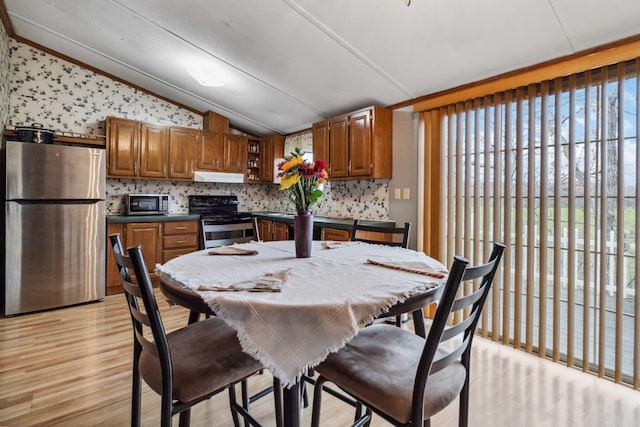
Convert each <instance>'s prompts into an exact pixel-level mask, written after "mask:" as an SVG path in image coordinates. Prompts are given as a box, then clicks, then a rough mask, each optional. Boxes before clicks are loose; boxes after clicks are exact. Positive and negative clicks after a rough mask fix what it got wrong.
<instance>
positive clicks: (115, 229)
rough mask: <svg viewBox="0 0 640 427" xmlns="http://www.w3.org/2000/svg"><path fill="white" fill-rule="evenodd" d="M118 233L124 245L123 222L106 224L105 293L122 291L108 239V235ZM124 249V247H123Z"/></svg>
mask: <svg viewBox="0 0 640 427" xmlns="http://www.w3.org/2000/svg"><path fill="white" fill-rule="evenodd" d="M115 233H118V234H120V241H121V242H122V244H123V245H124V244H125V242H124V224H107V239H106V244H107V248H106V250H105V253H106V258H107V260H106V263H107V267H106V278H105V286H106V294H107V295H113V294H120V293H122V284H121V283H120V274H119V273H118V266H117V265H116V259H115V258H114V256H113V249H112V248H111V242H110V241H109V235H111V234H115ZM123 249H124V248H123Z"/></svg>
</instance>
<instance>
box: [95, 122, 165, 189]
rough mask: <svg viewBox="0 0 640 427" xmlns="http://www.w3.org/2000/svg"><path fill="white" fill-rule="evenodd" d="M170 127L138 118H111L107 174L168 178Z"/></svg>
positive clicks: (121, 176)
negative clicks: (142, 121) (137, 119)
mask: <svg viewBox="0 0 640 427" xmlns="http://www.w3.org/2000/svg"><path fill="white" fill-rule="evenodd" d="M168 135H169V133H168V130H167V128H166V127H164V126H156V125H150V124H147V123H141V122H137V121H135V120H128V119H121V118H116V117H108V118H107V153H108V154H107V159H108V160H107V175H108V176H111V177H118V178H123V177H127V178H135V177H142V178H167V162H168V160H167V159H168V155H169V153H168V141H169V138H168Z"/></svg>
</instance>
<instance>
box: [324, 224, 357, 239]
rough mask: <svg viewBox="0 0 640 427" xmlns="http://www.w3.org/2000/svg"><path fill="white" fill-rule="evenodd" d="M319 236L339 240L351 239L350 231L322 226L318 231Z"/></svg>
mask: <svg viewBox="0 0 640 427" xmlns="http://www.w3.org/2000/svg"><path fill="white" fill-rule="evenodd" d="M320 236H321V237H320V239H321V240H336V241H340V242H348V241H349V240H351V231H350V230H341V229H338V228H329V227H324V228H322V231H321V232H320Z"/></svg>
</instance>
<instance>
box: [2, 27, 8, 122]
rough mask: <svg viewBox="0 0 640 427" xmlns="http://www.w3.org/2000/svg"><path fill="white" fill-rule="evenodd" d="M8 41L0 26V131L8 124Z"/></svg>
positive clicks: (5, 32)
mask: <svg viewBox="0 0 640 427" xmlns="http://www.w3.org/2000/svg"><path fill="white" fill-rule="evenodd" d="M9 40H10V39H9V36H8V35H7V31H6V30H5V29H4V25H2V24H0V129H4V127H5V126H6V125H7V123H9Z"/></svg>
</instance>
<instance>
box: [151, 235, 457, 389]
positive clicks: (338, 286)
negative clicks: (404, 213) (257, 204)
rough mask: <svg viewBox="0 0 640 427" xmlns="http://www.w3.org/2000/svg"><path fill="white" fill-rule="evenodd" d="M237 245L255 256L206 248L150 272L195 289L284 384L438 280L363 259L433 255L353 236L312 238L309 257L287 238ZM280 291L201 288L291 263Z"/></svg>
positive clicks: (433, 263)
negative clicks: (332, 245) (341, 241)
mask: <svg viewBox="0 0 640 427" xmlns="http://www.w3.org/2000/svg"><path fill="white" fill-rule="evenodd" d="M239 247H242V248H246V249H252V250H257V251H258V255H251V256H240V255H222V256H221V255H209V254H208V251H207V250H203V251H199V252H194V253H191V254H187V255H183V256H181V257H178V258H174V259H172V260H170V261H169V262H167V263H165V264H163V265H157V266H156V271H157V272H160V273H163V274H166V275H167V276H169V277H171V278H173V279H174V280H176V281H178V282H180V283H182V284H183V285H184V286H187V287H189V288H191V289H193V290H195V291H197V292H198V293H199V294H200V295H201V297H202V298H203V300H204V301H205V302H206V303H207V304H208V305H209V306H210V307H211V308H212V309H213V311H214V312H215V313H216V314H217V315H218V316H219V317H221V318H222V319H224V320H225V321H226V322H227V323H228V324H229V325H231V326H232V327H233V328H234V329H235V330H236V331H237V332H238V337H239V340H240V343H241V345H242V348H243V350H244V351H245V352H246V353H248V354H250V355H251V356H253V357H255V358H256V359H258V360H259V361H261V362H262V363H263V364H264V366H265V367H266V368H268V369H269V370H270V371H271V372H272V373H273V374H274V375H275V376H277V377H278V378H279V379H280V380H281V381H282V383H283V385H285V386H286V385H289V384H292V383H293V382H295V381H297V380H298V379H299V378H300V376H301V375H302V374H303V373H304V371H305V370H306V369H307V368H309V367H313V366H315V365H317V364H319V363H320V362H321V361H323V360H324V359H325V358H326V357H327V355H328V354H329V352H334V351H337V350H339V349H340V348H341V347H343V346H344V345H345V344H346V343H347V342H348V341H349V340H350V339H351V338H352V337H353V336H354V335H355V334H356V333H357V332H358V329H359V327H361V326H363V325H365V324H367V323H369V322H371V321H372V320H373V318H374V317H376V316H377V315H379V314H380V313H382V312H383V311H384V310H386V309H388V308H389V307H391V306H392V305H393V304H395V303H397V302H400V301H403V300H405V299H406V298H407V297H409V296H411V295H414V294H416V293H420V292H423V291H425V290H427V289H429V288H432V287H434V286H435V285H437V284H439V283H441V282H442V279H437V278H432V277H428V276H423V275H419V274H415V273H410V272H405V271H398V270H393V269H388V268H385V267H380V266H376V265H371V264H368V263H367V259H370V258H371V259H376V260H380V261H390V262H407V261H421V262H424V263H426V264H428V265H429V266H430V268H433V269H434V270H438V271H445V272H446V269H445V267H444V266H443V265H442V264H440V263H439V262H437V261H435V260H433V259H431V258H429V257H427V256H426V255H425V254H423V253H420V252H415V251H410V250H406V249H402V248H397V247H389V246H382V245H370V244H365V243H358V244H355V245H350V246H345V247H340V248H336V249H326V248H324V247H323V246H322V245H321V243H320V242H314V246H313V250H312V254H311V258H296V257H295V247H294V242H293V241H281V242H260V243H257V242H252V243H246V244H242V245H239ZM289 269H290V271H289V274H288V278H287V282H286V283H285V284H284V286H283V288H282V291H281V292H247V291H240V292H219V291H199V290H198V288H199V287H200V286H201V285H207V286H212V285H213V286H228V285H230V284H233V283H238V282H244V281H250V280H255V279H256V278H258V277H260V276H263V275H264V274H265V273H271V272H273V273H277V272H281V271H284V270H289Z"/></svg>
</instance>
